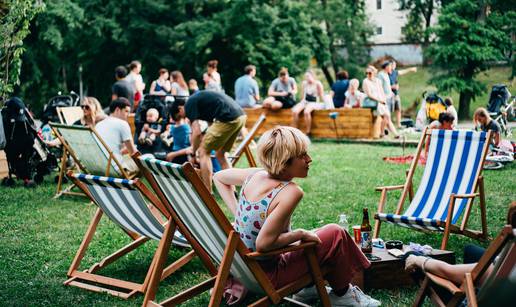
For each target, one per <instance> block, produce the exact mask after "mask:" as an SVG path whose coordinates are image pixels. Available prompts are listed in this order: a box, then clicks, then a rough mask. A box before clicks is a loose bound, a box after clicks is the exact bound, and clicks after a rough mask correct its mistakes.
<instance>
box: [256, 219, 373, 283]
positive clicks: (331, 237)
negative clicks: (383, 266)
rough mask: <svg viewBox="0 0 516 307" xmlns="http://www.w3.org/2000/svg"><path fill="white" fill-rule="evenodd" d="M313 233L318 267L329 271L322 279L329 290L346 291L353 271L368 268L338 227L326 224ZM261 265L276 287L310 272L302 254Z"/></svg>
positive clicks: (348, 236)
mask: <svg viewBox="0 0 516 307" xmlns="http://www.w3.org/2000/svg"><path fill="white" fill-rule="evenodd" d="M315 233H316V234H317V236H318V237H319V238H320V239H321V241H322V243H321V244H318V245H317V246H316V254H317V260H318V262H319V265H320V266H321V267H324V266H329V267H330V268H331V270H330V271H329V272H328V273H327V274H326V276H324V278H325V279H326V280H327V281H328V283H329V284H330V286H331V287H332V289H335V290H340V289H344V288H346V287H347V286H348V284H349V282H350V281H351V279H352V278H353V275H354V274H355V273H356V272H359V271H362V270H363V269H366V268H368V267H369V266H370V265H371V263H370V262H369V260H367V258H366V256H365V255H364V254H363V253H362V251H361V250H360V249H359V248H358V247H357V245H356V244H355V242H354V241H353V238H351V236H350V235H349V234H348V233H347V232H346V231H344V230H343V229H342V228H341V227H340V226H339V225H336V224H328V225H326V226H324V227H322V228H320V229H318V230H316V231H315ZM261 266H262V268H263V269H264V271H265V273H266V274H267V276H268V277H269V279H270V280H271V282H272V284H273V285H274V286H275V287H276V288H279V287H282V286H284V285H286V284H289V283H291V282H293V281H295V280H297V279H299V278H300V277H302V276H303V275H305V274H307V273H309V272H310V269H309V267H308V262H307V260H306V256H305V253H304V252H303V251H295V252H290V253H285V254H282V255H281V256H279V257H278V258H276V259H274V260H268V261H264V262H261Z"/></svg>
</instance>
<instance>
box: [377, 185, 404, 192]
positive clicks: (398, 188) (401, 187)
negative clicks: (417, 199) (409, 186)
mask: <svg viewBox="0 0 516 307" xmlns="http://www.w3.org/2000/svg"><path fill="white" fill-rule="evenodd" d="M404 187H405V185H404V184H401V185H387V186H383V187H376V189H375V190H376V191H383V190H387V191H392V190H401V189H403V188H404Z"/></svg>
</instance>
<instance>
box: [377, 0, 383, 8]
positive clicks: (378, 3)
mask: <svg viewBox="0 0 516 307" xmlns="http://www.w3.org/2000/svg"><path fill="white" fill-rule="evenodd" d="M376 9H377V10H381V9H382V0H376Z"/></svg>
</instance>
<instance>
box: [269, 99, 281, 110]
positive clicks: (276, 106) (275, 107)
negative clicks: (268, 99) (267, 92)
mask: <svg viewBox="0 0 516 307" xmlns="http://www.w3.org/2000/svg"><path fill="white" fill-rule="evenodd" d="M282 107H283V103H282V102H281V101H278V100H274V101H273V102H272V103H271V110H279V109H281V108H282Z"/></svg>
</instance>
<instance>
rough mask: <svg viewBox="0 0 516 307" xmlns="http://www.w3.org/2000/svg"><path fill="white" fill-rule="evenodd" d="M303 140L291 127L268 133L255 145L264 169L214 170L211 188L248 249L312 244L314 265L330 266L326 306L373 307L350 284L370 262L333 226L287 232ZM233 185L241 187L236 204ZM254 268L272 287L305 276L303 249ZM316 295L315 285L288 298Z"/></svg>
mask: <svg viewBox="0 0 516 307" xmlns="http://www.w3.org/2000/svg"><path fill="white" fill-rule="evenodd" d="M309 142H310V141H309V139H308V137H307V136H306V135H304V134H303V133H302V132H301V131H300V130H298V129H296V128H292V127H284V126H279V127H276V128H274V129H271V130H269V131H267V132H265V133H264V134H263V136H262V137H261V138H260V141H259V142H258V149H257V152H258V159H259V161H260V162H261V165H263V167H264V168H263V169H259V168H249V169H236V168H233V169H226V170H223V171H220V172H217V173H216V174H215V176H214V178H213V179H214V182H215V186H216V187H217V189H218V191H219V194H220V195H221V197H222V198H223V200H224V201H225V202H226V204H228V207H229V208H230V210H231V211H232V212H233V214H234V215H235V224H234V227H235V229H236V230H237V231H238V232H239V233H240V238H241V239H242V241H243V242H244V243H245V244H246V246H247V247H248V248H249V249H251V250H253V251H258V252H267V251H270V250H274V249H278V248H282V247H285V246H287V245H289V244H292V243H295V242H298V241H305V242H309V241H313V242H317V243H319V244H318V245H317V247H316V253H317V259H318V262H319V264H320V265H321V266H331V267H332V268H333V269H332V270H331V271H330V272H329V273H328V274H327V275H326V276H325V279H326V280H327V281H328V283H329V284H330V286H331V288H332V290H331V292H330V294H329V296H330V300H331V303H332V306H379V305H380V304H381V303H380V302H379V301H377V300H375V299H373V298H371V297H370V296H368V295H365V294H364V293H363V292H362V291H361V290H360V289H359V288H358V287H356V286H353V285H351V284H350V281H351V279H352V277H353V275H354V274H356V273H358V272H360V271H362V270H364V269H366V268H368V267H369V266H370V265H371V264H370V262H369V261H368V260H367V258H366V257H365V255H364V254H363V253H362V252H361V251H360V249H359V248H358V247H357V245H356V244H355V242H354V241H353V239H352V238H351V237H350V236H349V234H348V233H347V232H346V231H345V230H343V229H342V228H341V227H339V226H338V225H336V224H329V225H326V226H323V227H321V228H319V229H317V230H315V231H308V230H304V229H296V230H291V227H290V219H291V216H292V214H293V213H294V210H295V209H296V207H297V206H298V204H299V203H300V201H301V199H302V198H303V190H302V189H301V188H300V187H299V186H298V185H297V184H296V183H294V182H292V179H294V178H305V177H306V176H308V171H309V169H310V163H311V162H312V158H311V157H310V155H309V154H308V145H309ZM235 185H237V186H242V188H241V190H240V196H239V199H238V201H237V199H236V197H235V193H234V186H235ZM260 264H261V266H262V268H263V269H264V270H265V272H266V274H267V276H268V277H269V279H270V280H271V282H272V283H273V284H274V285H275V286H276V287H277V288H279V287H282V286H284V285H286V284H288V283H290V282H293V281H295V280H297V279H298V278H300V277H301V276H303V275H304V274H307V273H308V272H309V267H308V264H307V262H306V258H305V255H304V252H303V251H294V252H288V253H285V254H282V255H281V256H278V257H277V258H273V259H266V260H262V261H261V262H260ZM317 297H319V296H318V294H317V291H316V289H315V287H311V288H305V289H303V290H301V291H300V292H299V293H298V294H296V295H295V296H294V299H296V300H298V301H304V302H307V301H310V300H312V299H316V298H317Z"/></svg>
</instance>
